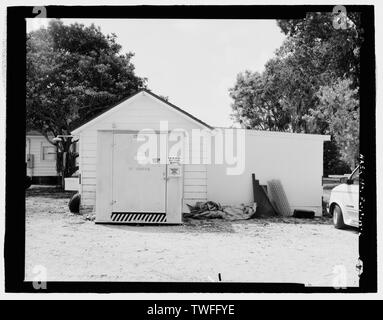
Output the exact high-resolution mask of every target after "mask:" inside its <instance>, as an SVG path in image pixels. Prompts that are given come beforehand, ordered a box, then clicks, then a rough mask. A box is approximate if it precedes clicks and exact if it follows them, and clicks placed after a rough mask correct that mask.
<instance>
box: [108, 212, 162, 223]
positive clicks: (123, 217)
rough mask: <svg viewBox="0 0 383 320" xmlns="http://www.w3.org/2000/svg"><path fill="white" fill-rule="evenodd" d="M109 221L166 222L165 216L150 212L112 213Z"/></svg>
mask: <svg viewBox="0 0 383 320" xmlns="http://www.w3.org/2000/svg"><path fill="white" fill-rule="evenodd" d="M111 219H112V221H113V222H132V223H133V222H134V223H163V222H166V214H165V213H152V212H150V213H142V212H112V215H111Z"/></svg>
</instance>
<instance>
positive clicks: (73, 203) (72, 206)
mask: <svg viewBox="0 0 383 320" xmlns="http://www.w3.org/2000/svg"><path fill="white" fill-rule="evenodd" d="M80 201H81V195H80V194H79V193H76V194H75V195H74V196H73V197H72V199H70V201H69V204H68V206H69V210H70V212H72V213H80Z"/></svg>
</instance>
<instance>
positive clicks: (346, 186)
mask: <svg viewBox="0 0 383 320" xmlns="http://www.w3.org/2000/svg"><path fill="white" fill-rule="evenodd" d="M329 213H330V214H331V215H332V216H333V221H334V226H335V228H338V229H342V228H344V227H345V225H348V226H352V227H358V226H359V166H358V167H356V169H355V170H354V171H353V172H352V173H351V175H350V176H349V177H348V179H347V180H346V182H345V183H342V184H340V185H339V186H336V187H335V188H334V189H332V190H331V194H330V201H329Z"/></svg>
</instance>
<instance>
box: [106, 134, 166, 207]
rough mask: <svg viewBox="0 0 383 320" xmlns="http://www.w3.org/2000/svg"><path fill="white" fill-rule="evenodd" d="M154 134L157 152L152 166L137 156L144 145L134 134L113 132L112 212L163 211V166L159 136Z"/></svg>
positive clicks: (164, 195)
mask: <svg viewBox="0 0 383 320" xmlns="http://www.w3.org/2000/svg"><path fill="white" fill-rule="evenodd" d="M153 135H154V137H153V139H155V140H156V141H157V151H156V152H155V155H154V156H153V157H152V158H153V159H152V161H151V163H149V164H141V163H140V162H139V161H138V158H137V155H138V149H139V148H140V146H142V144H143V142H142V141H138V140H137V134H130V133H129V134H128V133H114V137H113V140H114V141H113V172H112V175H113V182H112V188H113V190H112V194H113V201H112V208H113V210H112V211H113V212H124V213H129V212H130V213H165V212H166V181H167V180H166V164H161V163H160V147H159V146H160V134H154V133H153ZM151 155H153V154H151Z"/></svg>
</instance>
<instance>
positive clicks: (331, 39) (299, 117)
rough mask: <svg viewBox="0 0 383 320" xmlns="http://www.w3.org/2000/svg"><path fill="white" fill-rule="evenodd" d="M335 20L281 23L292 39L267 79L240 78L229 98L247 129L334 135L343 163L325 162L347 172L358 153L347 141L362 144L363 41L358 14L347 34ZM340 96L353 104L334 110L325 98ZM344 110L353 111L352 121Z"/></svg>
mask: <svg viewBox="0 0 383 320" xmlns="http://www.w3.org/2000/svg"><path fill="white" fill-rule="evenodd" d="M333 19H334V15H333V14H332V13H309V14H307V16H306V18H305V19H298V20H278V25H279V27H280V28H281V30H282V31H283V32H284V33H285V34H286V35H287V38H286V40H285V41H284V43H283V44H282V46H281V47H280V48H279V49H278V50H277V51H276V53H275V57H273V58H272V59H270V60H269V61H268V62H267V63H266V65H265V70H264V71H263V72H262V73H259V72H254V73H252V72H251V71H246V72H244V73H240V74H239V75H238V76H237V81H236V83H235V84H234V86H233V88H231V89H230V90H229V93H230V96H231V97H232V99H233V103H232V109H233V118H234V120H235V121H236V122H239V123H240V124H241V125H242V126H243V127H246V128H255V129H261V130H278V131H289V132H306V133H318V134H326V133H330V134H332V135H333V141H334V142H333V143H335V144H336V146H335V149H337V150H338V151H339V152H333V153H332V155H334V156H339V158H338V159H335V160H334V161H330V158H329V157H327V156H326V157H325V160H326V161H330V162H329V163H332V165H334V169H335V167H340V166H341V167H342V166H343V167H344V165H343V164H342V163H341V162H342V161H346V162H347V164H348V165H350V166H352V167H353V166H354V165H355V161H354V160H352V159H354V158H355V152H356V150H357V149H358V148H353V147H352V146H351V145H350V144H347V143H346V140H345V139H353V140H352V141H356V144H358V143H357V141H358V140H359V136H358V134H356V132H354V130H353V129H352V128H354V127H355V119H356V118H358V117H359V100H358V99H357V98H355V97H357V95H358V90H359V70H360V55H359V52H360V47H361V44H362V42H363V38H362V30H361V28H360V15H359V14H358V13H348V14H347V20H346V25H347V28H346V29H335V28H334V26H333ZM342 81H346V82H347V85H346V83H344V82H342ZM330 88H332V89H330ZM331 90H332V91H331ZM339 90H347V92H348V93H346V94H347V95H349V94H350V95H351V96H352V97H353V98H352V99H351V100H349V98H351V96H348V97H344V96H343V100H344V101H346V100H347V103H348V104H347V106H344V105H343V106H340V109H339V110H338V109H336V108H335V107H333V108H330V105H329V103H328V101H327V102H326V100H325V99H324V95H323V94H324V93H325V92H326V93H327V94H329V93H330V92H331V94H332V95H333V96H338V97H339V95H340V94H341V92H340V91H339ZM355 103H356V104H355ZM351 106H352V107H351ZM326 108H328V110H326ZM344 108H346V109H344ZM345 110H348V111H350V110H352V117H349V116H348V115H347V114H346V111H345ZM342 117H344V119H343V120H342ZM358 119H359V118H358ZM358 119H357V120H356V121H359V120H358ZM348 121H350V124H349V125H346V123H345V122H348ZM342 130H345V131H343V132H342ZM342 137H344V139H342ZM328 150H330V149H328ZM329 163H326V164H325V166H327V165H329ZM335 163H336V165H335Z"/></svg>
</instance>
